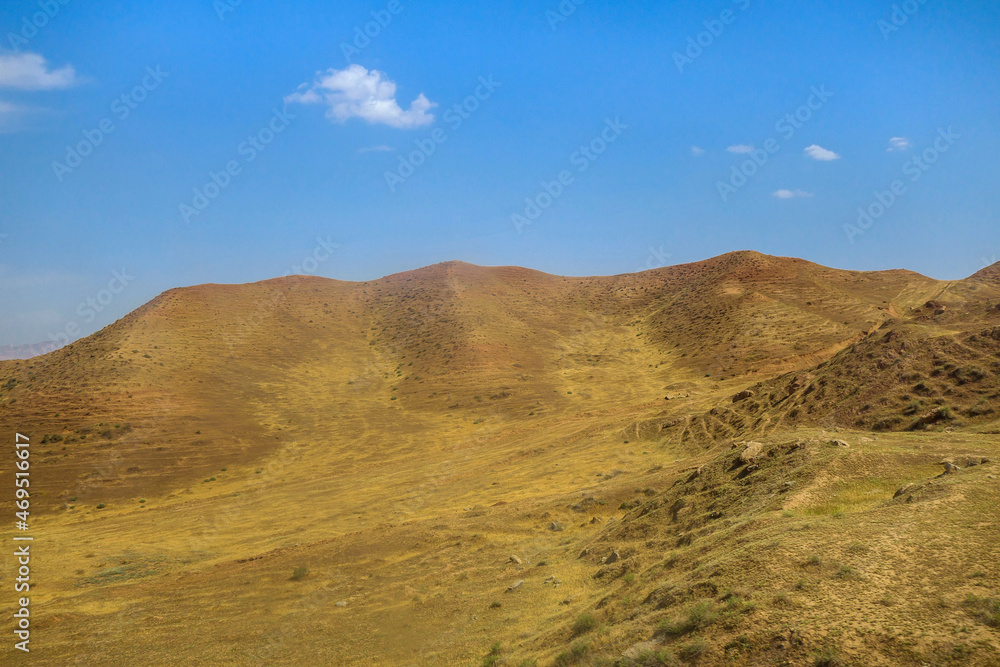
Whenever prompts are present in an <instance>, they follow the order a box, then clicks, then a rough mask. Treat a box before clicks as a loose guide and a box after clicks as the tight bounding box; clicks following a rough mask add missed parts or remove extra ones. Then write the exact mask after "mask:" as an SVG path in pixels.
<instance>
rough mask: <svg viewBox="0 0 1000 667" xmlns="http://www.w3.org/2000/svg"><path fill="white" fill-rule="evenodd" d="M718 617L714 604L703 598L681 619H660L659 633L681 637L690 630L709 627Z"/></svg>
mask: <svg viewBox="0 0 1000 667" xmlns="http://www.w3.org/2000/svg"><path fill="white" fill-rule="evenodd" d="M716 618H718V616H717V614H716V612H715V608H714V605H713V604H712V603H711V601H709V600H702V601H701V602H699V603H697V604H695V605H694V606H693V607H691V608H690V609H689V610H688V613H687V617H686V618H684V619H683V620H680V621H674V620H671V619H668V618H665V619H663V620H662V621H660V624H659V625H658V626H657V629H656V632H657V634H660V635H664V636H667V637H680V636H681V635H686V634H688V633H689V632H694V631H695V630H700V629H701V628H705V627H708V626H709V625H711V624H712V623H714V622H715V620H716Z"/></svg>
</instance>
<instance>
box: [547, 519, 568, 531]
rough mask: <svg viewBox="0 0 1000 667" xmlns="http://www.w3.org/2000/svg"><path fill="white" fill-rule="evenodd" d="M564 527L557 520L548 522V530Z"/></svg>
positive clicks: (558, 529) (557, 529)
mask: <svg viewBox="0 0 1000 667" xmlns="http://www.w3.org/2000/svg"><path fill="white" fill-rule="evenodd" d="M564 528H566V526H565V525H563V524H561V523H559V522H558V521H553V522H551V523H550V524H549V530H555V531H560V530H563V529H564Z"/></svg>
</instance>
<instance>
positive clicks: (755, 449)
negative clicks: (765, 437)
mask: <svg viewBox="0 0 1000 667" xmlns="http://www.w3.org/2000/svg"><path fill="white" fill-rule="evenodd" d="M763 452H764V445H762V444H761V443H759V442H748V443H746V447H744V448H743V451H742V452H740V461H741V462H742V463H750V462H751V461H756V460H757V459H759V458H760V456H761V454H762V453H763Z"/></svg>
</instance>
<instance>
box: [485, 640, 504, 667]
mask: <svg viewBox="0 0 1000 667" xmlns="http://www.w3.org/2000/svg"><path fill="white" fill-rule="evenodd" d="M502 653H503V646H501V645H500V642H493V646H491V647H490V652H489V653H487V654H486V655H484V656H483V662H482V663H481V664H482V667H493V666H494V665H498V664H500V654H502Z"/></svg>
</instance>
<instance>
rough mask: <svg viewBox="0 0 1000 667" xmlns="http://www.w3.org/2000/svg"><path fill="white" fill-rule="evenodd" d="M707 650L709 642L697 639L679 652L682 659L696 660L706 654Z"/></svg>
mask: <svg viewBox="0 0 1000 667" xmlns="http://www.w3.org/2000/svg"><path fill="white" fill-rule="evenodd" d="M707 650H708V644H706V643H705V641H704V640H702V639H696V640H695V641H693V642H691V643H690V644H686V645H684V646H682V647H681V649H680V651H678V654H679V655H680V656H681V659H682V660H687V661H695V660H699V659H700V658H701V657H702V656H704V655H705V652H706V651H707Z"/></svg>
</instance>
